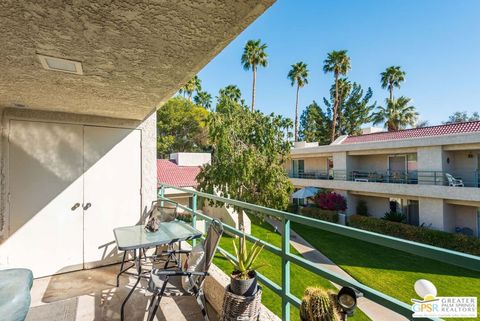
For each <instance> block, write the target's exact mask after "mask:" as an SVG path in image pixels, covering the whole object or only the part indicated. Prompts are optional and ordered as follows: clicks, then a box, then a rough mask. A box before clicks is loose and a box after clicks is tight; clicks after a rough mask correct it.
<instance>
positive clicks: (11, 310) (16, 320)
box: [0, 269, 33, 321]
mask: <svg viewBox="0 0 480 321" xmlns="http://www.w3.org/2000/svg"><path fill="white" fill-rule="evenodd" d="M32 284H33V274H32V271H30V270H27V269H7V270H0V289H1V291H0V318H1V319H2V320H9V321H23V320H25V318H26V317H27V313H28V309H29V308H30V300H31V297H30V289H31V288H32Z"/></svg>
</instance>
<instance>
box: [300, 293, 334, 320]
mask: <svg viewBox="0 0 480 321" xmlns="http://www.w3.org/2000/svg"><path fill="white" fill-rule="evenodd" d="M336 302H337V299H336V294H335V293H333V292H331V291H327V290H324V289H322V288H315V287H308V288H307V289H306V290H305V292H304V294H303V299H302V304H301V306H300V319H301V320H302V321H339V320H341V318H340V313H339V312H338V308H337V303H336Z"/></svg>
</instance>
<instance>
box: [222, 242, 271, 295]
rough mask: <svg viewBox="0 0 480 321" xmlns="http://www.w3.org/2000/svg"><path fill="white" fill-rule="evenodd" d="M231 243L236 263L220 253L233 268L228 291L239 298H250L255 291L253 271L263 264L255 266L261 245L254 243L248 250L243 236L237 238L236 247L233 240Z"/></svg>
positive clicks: (255, 284)
mask: <svg viewBox="0 0 480 321" xmlns="http://www.w3.org/2000/svg"><path fill="white" fill-rule="evenodd" d="M232 242H233V248H234V250H235V257H236V261H234V260H232V259H231V258H230V257H229V256H227V255H225V254H223V253H222V254H223V256H224V257H225V258H226V259H227V260H228V261H229V262H230V263H231V264H232V266H233V272H232V274H231V275H230V291H231V292H232V293H233V294H236V295H240V296H245V297H247V296H252V295H254V294H255V292H256V290H257V275H256V273H255V270H256V269H258V268H260V267H261V266H263V264H258V265H255V261H256V260H257V258H258V255H259V254H260V252H261V251H262V250H263V245H260V244H258V242H255V243H254V244H252V246H251V247H250V249H248V247H247V240H246V237H245V234H243V236H242V237H239V238H238V246H237V243H236V242H235V240H233V241H232Z"/></svg>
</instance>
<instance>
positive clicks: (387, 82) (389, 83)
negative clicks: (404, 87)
mask: <svg viewBox="0 0 480 321" xmlns="http://www.w3.org/2000/svg"><path fill="white" fill-rule="evenodd" d="M380 77H381V83H382V88H383V89H388V91H389V93H390V100H392V99H393V87H396V88H400V83H402V82H404V81H405V72H404V71H403V70H401V69H400V66H390V67H388V68H387V69H385V71H384V72H382V73H381V74H380Z"/></svg>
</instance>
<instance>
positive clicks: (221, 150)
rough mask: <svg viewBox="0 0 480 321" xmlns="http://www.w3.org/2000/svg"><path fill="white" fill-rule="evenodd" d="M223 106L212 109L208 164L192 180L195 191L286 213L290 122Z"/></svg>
mask: <svg viewBox="0 0 480 321" xmlns="http://www.w3.org/2000/svg"><path fill="white" fill-rule="evenodd" d="M222 103H225V104H228V105H229V106H228V107H226V106H223V107H222V108H218V107H217V112H216V113H211V114H210V116H209V121H208V138H209V141H210V143H211V144H212V150H213V153H212V162H211V164H210V165H206V166H204V167H203V168H202V170H201V172H200V174H199V175H198V176H197V180H198V182H199V188H200V190H202V191H205V192H207V193H217V194H220V195H221V196H225V197H229V198H232V199H237V200H242V201H245V202H250V203H254V204H258V205H262V206H267V207H272V208H277V209H285V208H286V207H287V205H288V201H289V197H290V194H291V192H292V191H293V186H292V183H291V182H290V180H289V179H288V177H287V175H286V173H285V169H284V164H285V162H286V161H287V159H288V157H289V153H290V148H291V142H289V138H291V132H290V129H291V127H292V122H291V120H290V119H287V118H283V117H282V116H277V115H274V114H270V115H264V114H263V113H261V112H258V111H256V112H250V111H249V108H248V107H247V106H242V105H240V104H238V103H235V102H233V101H232V100H224V101H223V102H222ZM218 110H220V111H218Z"/></svg>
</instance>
